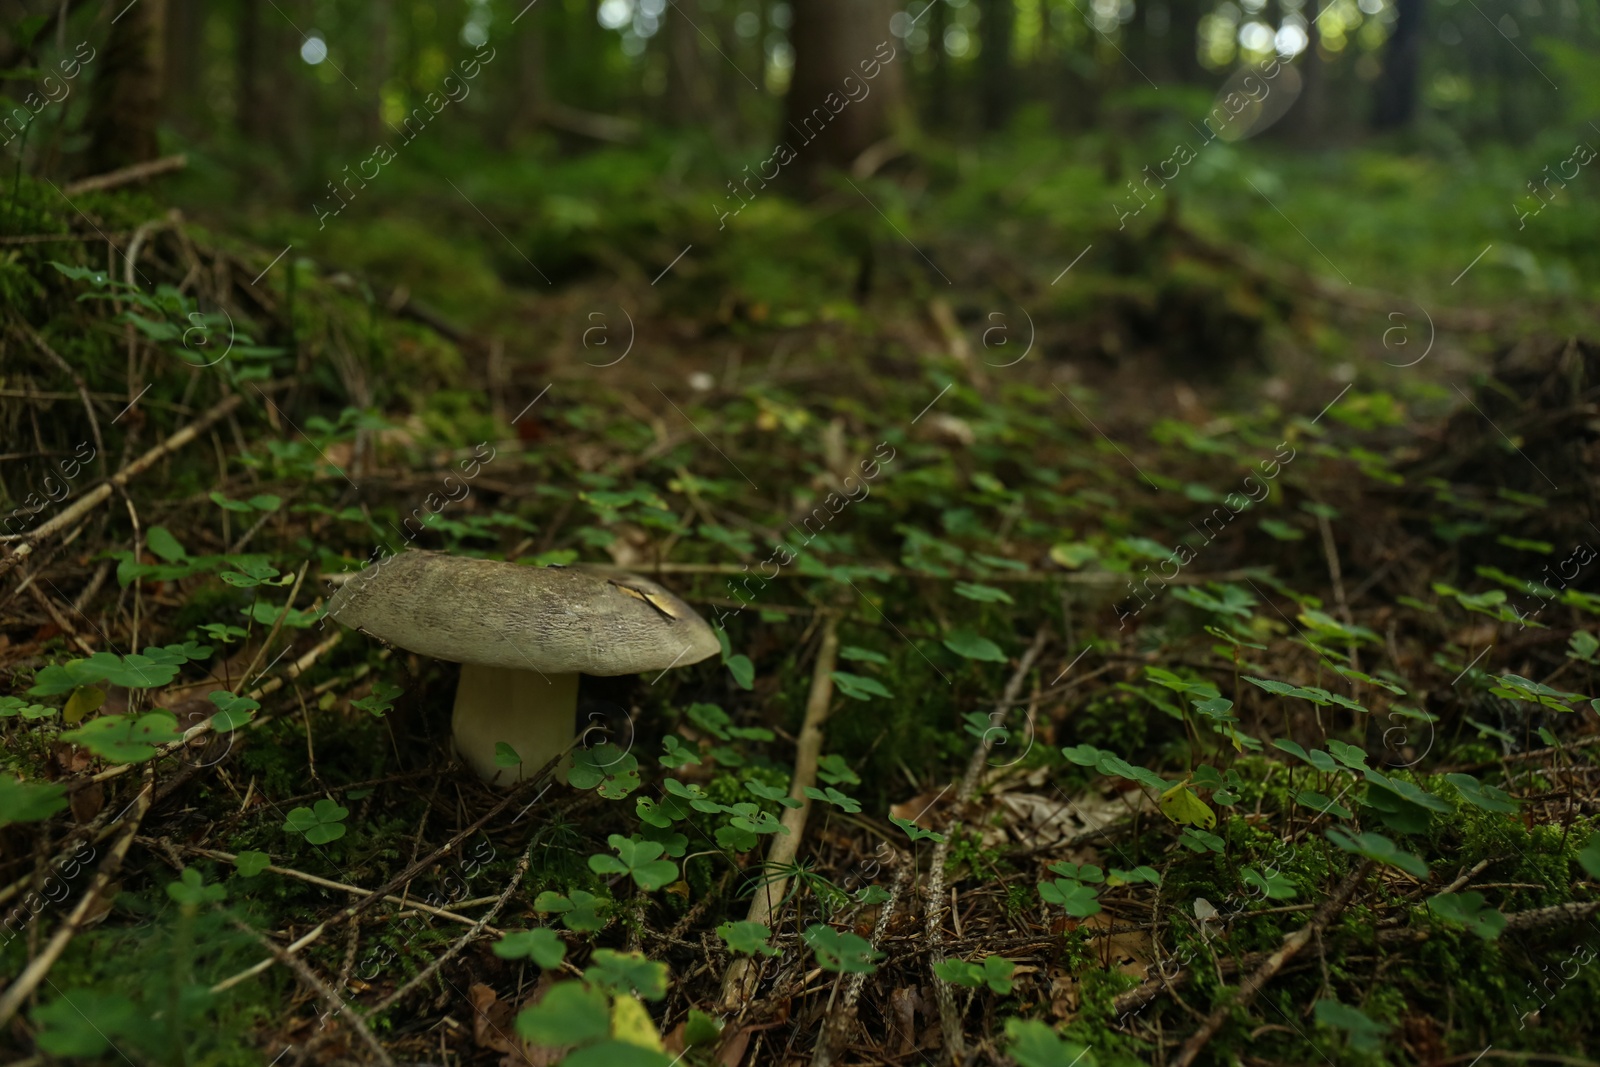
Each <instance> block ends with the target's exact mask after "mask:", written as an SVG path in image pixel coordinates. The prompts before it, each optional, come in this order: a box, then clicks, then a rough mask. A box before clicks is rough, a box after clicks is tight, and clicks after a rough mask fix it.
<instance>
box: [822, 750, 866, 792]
mask: <svg viewBox="0 0 1600 1067" xmlns="http://www.w3.org/2000/svg"><path fill="white" fill-rule="evenodd" d="M817 777H818V778H821V779H822V781H823V783H824V784H826V785H860V784H861V778H860V777H859V776H858V775H857V774H856V772H855V771H852V770H851V769H850V764H848V763H846V762H845V758H844V757H843V756H835V755H827V756H823V757H822V758H821V759H819V760H818V761H817Z"/></svg>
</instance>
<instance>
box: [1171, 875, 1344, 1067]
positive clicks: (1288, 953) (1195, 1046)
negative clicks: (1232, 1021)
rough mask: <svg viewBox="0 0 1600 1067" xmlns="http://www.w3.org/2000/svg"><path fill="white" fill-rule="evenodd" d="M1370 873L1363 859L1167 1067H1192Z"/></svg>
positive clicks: (1222, 1004) (1217, 1007)
mask: <svg viewBox="0 0 1600 1067" xmlns="http://www.w3.org/2000/svg"><path fill="white" fill-rule="evenodd" d="M1370 870H1372V861H1371V860H1362V861H1361V864H1360V866H1358V867H1357V868H1356V869H1355V870H1353V871H1351V872H1350V874H1349V875H1348V876H1346V878H1345V880H1344V881H1343V882H1341V883H1340V884H1339V888H1337V889H1335V890H1334V891H1333V896H1331V897H1329V898H1328V899H1327V901H1326V902H1324V903H1323V905H1322V907H1321V908H1319V909H1318V910H1317V914H1316V916H1315V917H1314V918H1313V919H1312V920H1311V921H1310V922H1308V923H1306V924H1305V925H1304V926H1302V927H1301V928H1300V929H1298V930H1296V931H1295V932H1294V933H1292V934H1290V935H1289V936H1288V937H1286V938H1284V939H1283V944H1282V945H1280V946H1278V950H1277V951H1276V952H1274V953H1272V955H1270V956H1268V957H1267V958H1266V959H1265V960H1264V961H1262V963H1261V966H1260V967H1258V968H1256V969H1255V971H1253V972H1252V973H1251V974H1250V977H1248V978H1246V979H1245V980H1244V981H1243V982H1241V983H1239V988H1238V991H1237V992H1235V993H1234V994H1233V995H1232V996H1228V995H1227V994H1224V995H1223V997H1222V1003H1221V1004H1218V1005H1217V1006H1216V1008H1215V1009H1214V1010H1213V1011H1212V1012H1211V1014H1210V1015H1208V1016H1207V1017H1206V1021H1205V1022H1204V1023H1203V1024H1202V1025H1201V1027H1200V1029H1199V1030H1197V1031H1195V1032H1194V1034H1193V1035H1192V1036H1191V1037H1190V1038H1189V1040H1188V1041H1185V1042H1184V1043H1183V1047H1182V1048H1181V1049H1179V1050H1178V1054H1177V1055H1176V1056H1173V1057H1172V1059H1171V1060H1169V1061H1167V1067H1189V1064H1191V1063H1193V1062H1194V1058H1195V1057H1196V1056H1198V1055H1200V1050H1201V1049H1203V1048H1205V1047H1206V1044H1207V1043H1208V1042H1210V1040H1211V1039H1212V1038H1213V1037H1215V1036H1216V1033H1217V1031H1218V1030H1220V1029H1222V1024H1223V1023H1225V1022H1227V1021H1228V1016H1229V1015H1231V1014H1232V1013H1233V1009H1234V1008H1238V1007H1244V1006H1245V1005H1247V1004H1249V1003H1250V1002H1251V1001H1252V1000H1254V999H1255V997H1256V994H1257V993H1259V992H1261V990H1262V989H1264V988H1265V987H1266V984H1267V983H1268V982H1270V981H1272V979H1273V977H1274V976H1276V975H1277V973H1278V972H1279V971H1281V970H1283V965H1284V964H1286V963H1288V962H1289V961H1290V960H1292V959H1294V957H1295V956H1296V955H1297V954H1298V953H1299V952H1300V950H1301V949H1303V948H1305V947H1306V946H1307V945H1308V944H1310V943H1311V939H1312V938H1313V937H1314V936H1316V935H1317V934H1318V933H1320V932H1321V931H1322V930H1323V929H1324V928H1325V927H1326V926H1327V925H1328V924H1329V923H1330V922H1332V921H1333V919H1334V916H1336V915H1338V914H1339V912H1340V911H1342V910H1343V909H1344V906H1345V905H1346V904H1348V903H1350V898H1351V897H1352V896H1354V895H1355V892H1356V888H1357V887H1358V886H1359V885H1360V884H1361V881H1362V879H1364V878H1366V876H1367V872H1368V871H1370Z"/></svg>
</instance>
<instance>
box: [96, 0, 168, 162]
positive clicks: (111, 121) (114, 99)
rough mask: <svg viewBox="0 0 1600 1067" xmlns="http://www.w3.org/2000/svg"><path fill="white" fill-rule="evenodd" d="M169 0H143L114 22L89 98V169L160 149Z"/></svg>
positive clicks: (137, 159)
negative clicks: (157, 131)
mask: <svg viewBox="0 0 1600 1067" xmlns="http://www.w3.org/2000/svg"><path fill="white" fill-rule="evenodd" d="M165 23H166V0H140V2H139V3H137V4H133V5H131V6H129V7H127V8H124V9H123V12H122V15H121V17H119V18H118V19H117V20H116V21H115V22H114V23H113V24H112V27H111V36H110V38H109V39H108V40H107V41H106V47H105V55H104V56H102V57H100V59H99V62H98V63H97V64H96V70H95V79H94V89H93V92H92V94H91V96H90V102H89V119H88V128H89V151H88V156H87V160H86V163H87V166H88V168H89V173H91V174H99V173H103V172H105V171H108V170H116V169H117V168H118V167H126V166H128V165H129V164H131V163H143V162H145V161H146V160H150V159H154V158H156V156H157V155H158V154H160V146H159V144H158V143H157V141H156V128H157V126H158V125H159V123H160V121H161V89H162V81H163V73H162V70H163V64H162V59H163V56H162V52H163V48H162V46H163V44H164V41H163V37H164V34H165V30H164V27H165Z"/></svg>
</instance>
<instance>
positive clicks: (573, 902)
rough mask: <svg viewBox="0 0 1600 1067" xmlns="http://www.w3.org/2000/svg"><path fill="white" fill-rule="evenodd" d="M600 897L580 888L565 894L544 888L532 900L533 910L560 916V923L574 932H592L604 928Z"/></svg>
mask: <svg viewBox="0 0 1600 1067" xmlns="http://www.w3.org/2000/svg"><path fill="white" fill-rule="evenodd" d="M599 904H600V898H599V897H597V896H595V895H594V894H593V893H588V892H585V891H584V890H582V889H572V890H569V891H568V892H566V893H565V894H562V893H556V892H552V891H550V890H548V889H547V890H545V891H544V892H543V893H540V894H539V895H538V896H537V897H535V898H534V901H533V910H534V911H537V912H541V913H553V914H556V915H560V916H561V924H562V925H563V926H565V927H566V928H567V929H568V930H571V931H572V932H573V933H575V934H592V933H594V932H596V931H597V930H603V929H604V928H605V925H606V923H605V919H604V918H602V917H601V915H600V908H599Z"/></svg>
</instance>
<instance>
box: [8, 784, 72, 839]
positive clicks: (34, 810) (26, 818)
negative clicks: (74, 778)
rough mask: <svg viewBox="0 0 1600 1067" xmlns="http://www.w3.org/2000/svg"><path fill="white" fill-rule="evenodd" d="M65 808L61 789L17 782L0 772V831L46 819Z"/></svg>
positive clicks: (64, 797) (60, 787)
mask: <svg viewBox="0 0 1600 1067" xmlns="http://www.w3.org/2000/svg"><path fill="white" fill-rule="evenodd" d="M66 806H67V791H66V788H65V787H64V786H60V785H56V784H55V783H54V782H28V781H20V780H18V779H16V778H13V777H12V776H11V775H10V774H7V773H5V772H4V771H0V827H3V826H10V825H11V824H12V823H20V822H38V821H39V820H41V819H48V818H49V817H50V816H52V815H54V814H55V813H56V812H58V811H60V810H62V809H63V808H65V807H66Z"/></svg>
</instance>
